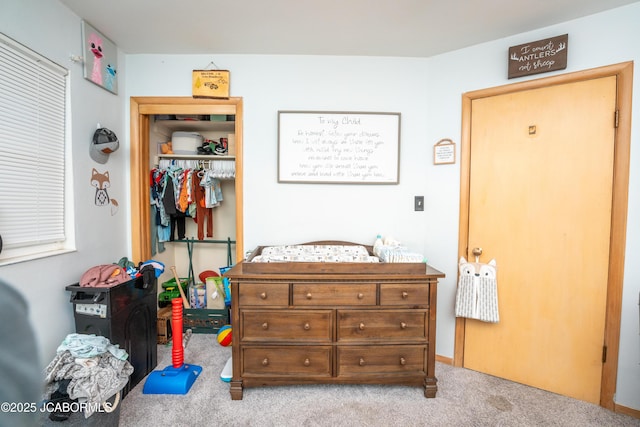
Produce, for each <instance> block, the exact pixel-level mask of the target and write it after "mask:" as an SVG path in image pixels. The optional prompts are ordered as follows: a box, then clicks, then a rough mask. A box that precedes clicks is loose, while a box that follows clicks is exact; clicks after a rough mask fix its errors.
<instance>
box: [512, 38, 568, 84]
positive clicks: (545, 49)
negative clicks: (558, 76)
mask: <svg viewBox="0 0 640 427" xmlns="http://www.w3.org/2000/svg"><path fill="white" fill-rule="evenodd" d="M568 43H569V35H568V34H564V35H562V36H557V37H552V38H550V39H544V40H538V41H535V42H531V43H525V44H521V45H518V46H512V47H510V48H509V78H510V79H512V78H514V77H522V76H529V75H531V74H539V73H547V72H549V71H555V70H564V69H565V68H567V47H568Z"/></svg>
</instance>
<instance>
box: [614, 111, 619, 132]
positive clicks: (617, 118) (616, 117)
mask: <svg viewBox="0 0 640 427" xmlns="http://www.w3.org/2000/svg"><path fill="white" fill-rule="evenodd" d="M613 121H614V123H613V126H614V127H615V128H616V129H617V128H618V123H619V122H620V110H616V113H615V115H614V119H613Z"/></svg>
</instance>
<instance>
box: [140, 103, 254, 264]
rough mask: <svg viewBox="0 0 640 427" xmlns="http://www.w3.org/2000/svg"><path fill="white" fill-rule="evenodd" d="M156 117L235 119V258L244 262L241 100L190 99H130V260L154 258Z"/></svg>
mask: <svg viewBox="0 0 640 427" xmlns="http://www.w3.org/2000/svg"><path fill="white" fill-rule="evenodd" d="M154 114H189V115H191V114H202V115H209V114H225V115H231V114H234V115H235V116H236V123H235V137H236V141H235V144H236V178H235V191H236V238H235V240H236V256H235V261H236V262H237V261H240V260H242V259H243V258H244V247H243V242H244V226H243V215H242V212H243V192H242V188H243V184H242V174H243V167H242V159H243V152H242V129H243V124H242V122H243V120H242V117H243V108H242V98H239V97H232V98H229V99H198V98H191V97H131V100H130V121H131V124H130V127H131V140H130V143H131V144H130V145H131V148H130V155H131V165H130V174H131V175H130V176H131V259H133V260H136V261H144V260H147V259H150V258H151V229H150V225H149V215H150V205H149V200H150V194H149V193H150V188H149V171H150V170H151V165H150V164H149V149H150V146H149V123H150V120H149V117H150V116H151V115H154Z"/></svg>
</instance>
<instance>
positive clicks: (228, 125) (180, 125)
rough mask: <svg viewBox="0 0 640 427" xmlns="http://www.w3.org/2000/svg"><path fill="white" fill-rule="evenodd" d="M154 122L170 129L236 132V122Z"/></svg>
mask: <svg viewBox="0 0 640 427" xmlns="http://www.w3.org/2000/svg"><path fill="white" fill-rule="evenodd" d="M154 124H156V125H158V126H160V127H162V128H164V129H167V130H169V131H172V132H174V131H179V130H180V131H191V132H196V131H200V132H203V131H214V132H215V131H218V132H235V130H236V122H232V121H228V122H227V121H225V122H217V121H209V120H156V121H155V122H154Z"/></svg>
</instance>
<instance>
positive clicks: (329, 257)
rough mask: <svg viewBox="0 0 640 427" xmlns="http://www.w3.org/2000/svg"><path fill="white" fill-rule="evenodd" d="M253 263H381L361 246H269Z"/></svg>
mask: <svg viewBox="0 0 640 427" xmlns="http://www.w3.org/2000/svg"><path fill="white" fill-rule="evenodd" d="M251 262H380V259H379V258H378V257H375V256H371V255H369V252H368V251H367V248H365V247H364V246H359V245H285V246H267V247H265V248H263V249H262V252H261V253H260V255H257V256H255V257H254V258H253V259H252V260H251Z"/></svg>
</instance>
